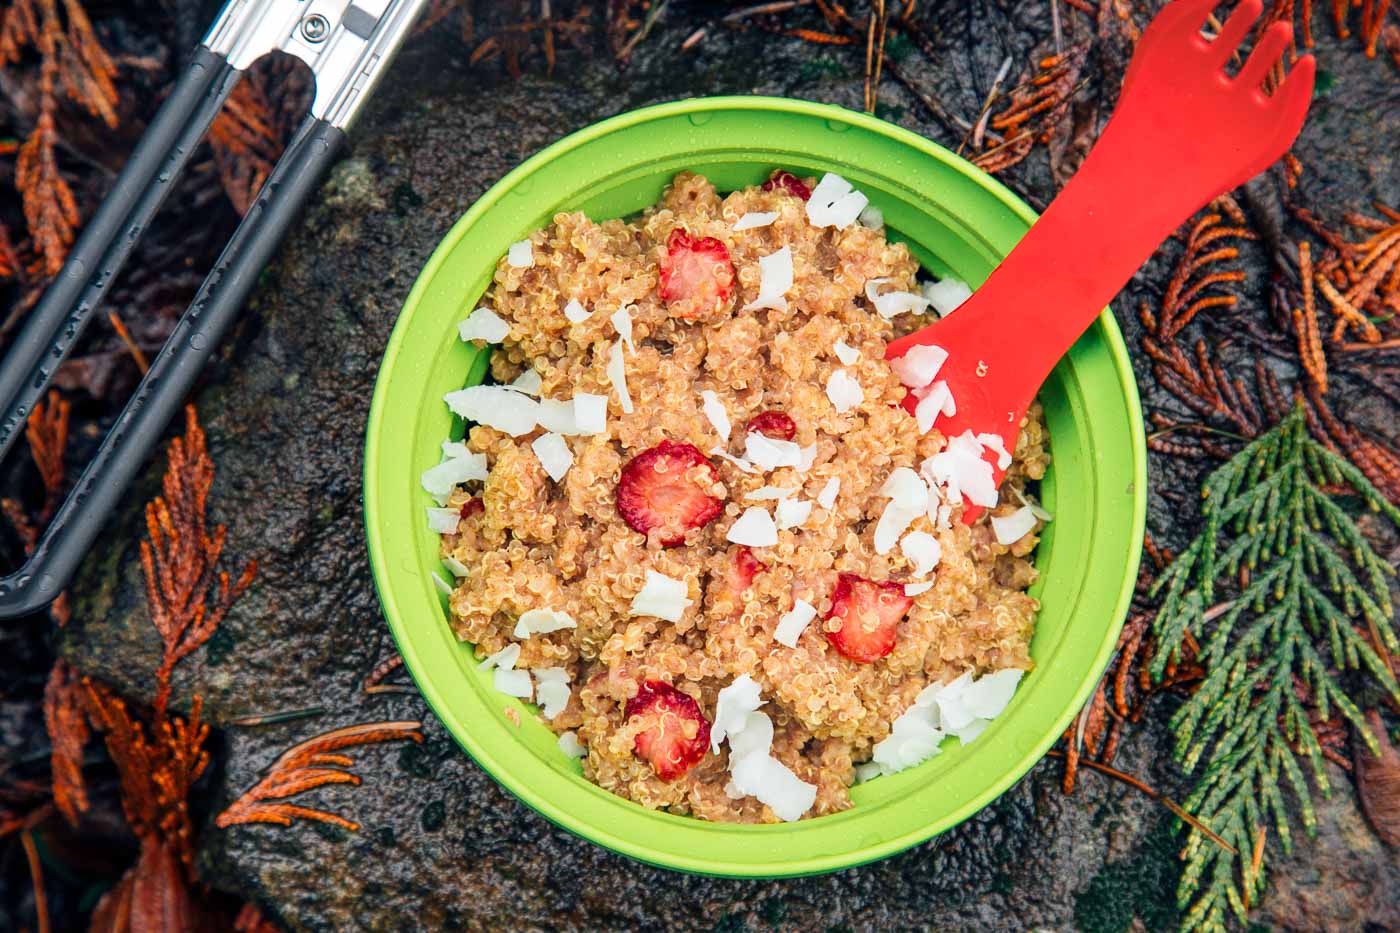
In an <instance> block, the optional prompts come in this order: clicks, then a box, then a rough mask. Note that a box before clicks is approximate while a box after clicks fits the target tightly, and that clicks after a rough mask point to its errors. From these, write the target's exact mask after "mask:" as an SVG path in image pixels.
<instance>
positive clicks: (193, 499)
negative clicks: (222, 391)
mask: <svg viewBox="0 0 1400 933" xmlns="http://www.w3.org/2000/svg"><path fill="white" fill-rule="evenodd" d="M213 482H214V461H213V460H211V459H210V457H209V452H208V450H207V449H206V448H205V444H204V431H203V429H202V428H200V426H199V419H198V418H197V417H196V415H195V410H194V406H192V405H191V406H188V407H186V409H185V433H184V436H183V437H178V438H175V439H174V440H173V441H171V442H170V451H169V454H168V457H167V466H166V470H165V476H164V478H163V479H162V481H161V490H162V494H161V495H159V496H157V497H156V498H155V499H153V500H152V501H151V502H150V503H148V504H147V506H146V530H147V533H148V535H149V538H150V540H148V541H142V542H141V569H142V572H143V574H144V578H145V583H146V606H147V609H148V610H149V612H150V615H151V624H152V625H153V626H154V627H155V629H156V631H157V632H158V633H159V634H160V637H161V642H162V643H163V646H164V650H163V652H162V657H161V663H160V667H159V668H157V669H156V698H155V715H154V719H155V720H156V721H161V720H164V718H165V710H166V706H167V704H168V703H169V701H170V676H171V673H172V672H173V671H174V669H175V665H176V664H177V663H179V662H180V660H181V659H182V658H184V657H186V656H187V655H189V654H190V653H191V652H193V651H195V650H196V649H198V648H199V647H200V646H201V645H203V644H204V643H205V642H206V641H208V640H209V637H210V636H211V635H213V634H214V630H215V629H217V628H218V627H219V623H220V622H222V621H223V618H224V616H225V614H227V612H228V610H229V609H230V607H232V606H233V604H234V602H235V601H237V599H238V598H239V597H240V596H241V595H243V591H244V590H246V589H247V588H248V587H249V585H251V584H252V582H253V577H254V575H255V574H256V573H257V564H256V562H254V561H249V562H248V564H247V566H245V567H244V568H243V572H242V573H241V574H240V575H239V577H238V579H237V580H236V581H233V582H230V578H229V575H228V573H227V572H225V571H222V570H220V569H219V568H218V564H219V558H220V557H221V556H222V554H223V549H224V537H225V535H226V529H225V528H224V526H223V525H217V526H215V528H214V530H213V532H212V533H210V532H208V531H207V530H206V526H205V522H206V518H207V500H208V497H209V487H210V486H211V485H212V484H213ZM211 590H213V593H212V600H211Z"/></svg>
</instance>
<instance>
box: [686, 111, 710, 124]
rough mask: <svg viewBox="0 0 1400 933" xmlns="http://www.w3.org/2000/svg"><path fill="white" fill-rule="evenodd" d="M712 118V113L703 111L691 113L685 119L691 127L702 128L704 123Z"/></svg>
mask: <svg viewBox="0 0 1400 933" xmlns="http://www.w3.org/2000/svg"><path fill="white" fill-rule="evenodd" d="M714 118H715V115H714V114H713V113H710V112H709V111H703V112H701V113H692V114H688V115H687V116H686V119H687V120H689V121H690V122H691V125H693V126H704V125H705V124H706V123H709V122H710V121H711V120H713V119H714Z"/></svg>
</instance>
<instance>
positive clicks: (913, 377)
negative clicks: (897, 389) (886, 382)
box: [890, 344, 948, 388]
mask: <svg viewBox="0 0 1400 933" xmlns="http://www.w3.org/2000/svg"><path fill="white" fill-rule="evenodd" d="M947 361H948V351H947V350H945V349H943V348H942V347H938V346H934V345H933V344H928V345H919V346H915V347H910V348H909V352H907V353H905V354H904V355H903V356H901V357H899V358H898V359H895V360H890V369H892V370H894V374H895V375H896V376H898V377H899V381H900V382H902V383H904V384H905V385H906V386H910V387H911V388H919V387H922V386H926V385H928V384H929V383H931V382H933V380H934V379H935V378H937V376H938V371H939V370H940V369H942V368H943V364H944V363H946V362H947Z"/></svg>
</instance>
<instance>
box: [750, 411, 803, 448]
mask: <svg viewBox="0 0 1400 933" xmlns="http://www.w3.org/2000/svg"><path fill="white" fill-rule="evenodd" d="M749 430H750V431H757V432H758V433H759V434H762V435H764V436H766V437H771V438H773V439H774V440H779V441H790V440H792V439H793V436H794V435H796V434H797V425H796V424H795V423H794V422H793V420H792V419H791V418H789V417H788V416H787V414H786V413H784V412H781V411H761V412H759V413H758V414H756V415H754V416H753V418H752V420H750V421H749Z"/></svg>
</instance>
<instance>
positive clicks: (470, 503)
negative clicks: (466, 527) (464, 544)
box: [461, 496, 486, 519]
mask: <svg viewBox="0 0 1400 933" xmlns="http://www.w3.org/2000/svg"><path fill="white" fill-rule="evenodd" d="M485 511H486V506H485V504H483V503H482V501H481V497H480V496H472V497H471V498H470V499H468V500H467V501H466V502H463V503H462V511H461V515H462V518H464V519H467V518H471V517H472V516H473V515H475V514H476V513H477V512H485Z"/></svg>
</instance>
